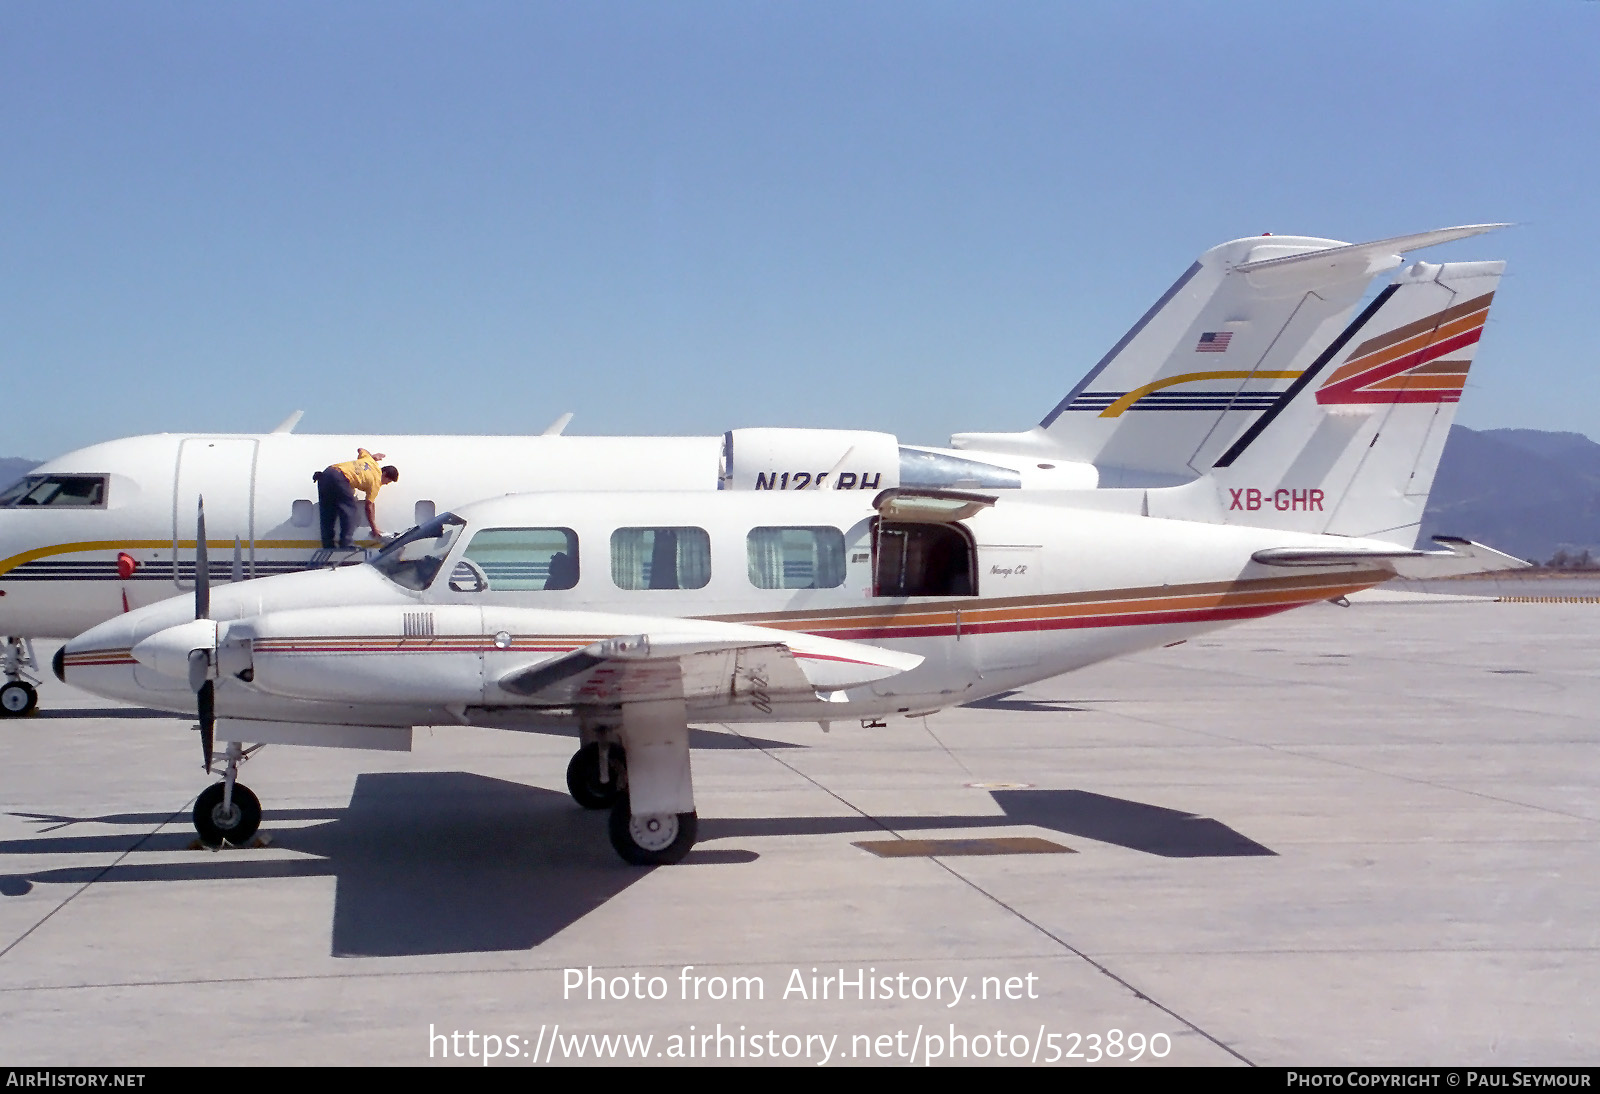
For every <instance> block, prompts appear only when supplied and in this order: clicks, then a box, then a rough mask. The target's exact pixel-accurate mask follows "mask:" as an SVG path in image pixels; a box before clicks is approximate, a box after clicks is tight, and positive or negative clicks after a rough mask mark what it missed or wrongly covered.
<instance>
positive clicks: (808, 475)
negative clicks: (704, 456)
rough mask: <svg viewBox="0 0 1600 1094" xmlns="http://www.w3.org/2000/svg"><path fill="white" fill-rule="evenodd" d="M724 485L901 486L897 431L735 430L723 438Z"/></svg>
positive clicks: (792, 487)
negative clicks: (893, 432) (895, 433)
mask: <svg viewBox="0 0 1600 1094" xmlns="http://www.w3.org/2000/svg"><path fill="white" fill-rule="evenodd" d="M719 483H720V485H721V487H722V489H724V490H886V489H888V488H889V487H891V486H899V485H900V442H899V441H898V440H896V439H895V437H894V434H892V433H871V432H867V431H864V430H849V429H733V430H729V431H728V432H727V433H725V434H723V437H722V475H721V478H720V480H719Z"/></svg>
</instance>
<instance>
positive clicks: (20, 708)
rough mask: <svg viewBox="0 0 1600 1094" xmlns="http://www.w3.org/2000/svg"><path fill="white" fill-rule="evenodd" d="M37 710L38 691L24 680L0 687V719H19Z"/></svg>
mask: <svg viewBox="0 0 1600 1094" xmlns="http://www.w3.org/2000/svg"><path fill="white" fill-rule="evenodd" d="M38 708H39V691H38V689H37V688H35V687H34V686H33V685H32V684H30V683H28V682H27V681H26V680H10V681H8V682H7V683H6V684H5V685H4V686H0V717H6V718H21V717H23V716H24V715H27V714H32V713H33V712H34V711H35V710H37V709H38Z"/></svg>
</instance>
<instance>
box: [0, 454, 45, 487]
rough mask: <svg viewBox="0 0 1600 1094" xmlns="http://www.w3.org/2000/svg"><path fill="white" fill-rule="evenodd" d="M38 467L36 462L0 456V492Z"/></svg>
mask: <svg viewBox="0 0 1600 1094" xmlns="http://www.w3.org/2000/svg"><path fill="white" fill-rule="evenodd" d="M38 466H39V461H38V460H28V459H22V458H19V457H16V456H0V490H4V489H5V488H6V487H8V486H10V485H11V484H12V483H14V482H16V481H17V480H18V479H20V478H22V476H24V475H26V474H27V473H28V472H29V471H32V470H33V469H34V468H35V467H38Z"/></svg>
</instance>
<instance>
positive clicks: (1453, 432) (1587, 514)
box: [0, 425, 1600, 562]
mask: <svg viewBox="0 0 1600 1094" xmlns="http://www.w3.org/2000/svg"><path fill="white" fill-rule="evenodd" d="M38 463H39V461H37V460H29V459H21V458H17V457H0V490H3V489H5V488H6V487H7V486H10V485H11V484H12V483H13V482H16V481H17V480H18V479H20V478H21V477H22V476H23V475H25V474H27V473H28V472H29V471H31V470H32V469H33V468H34V467H36V466H38ZM1433 535H1450V536H1466V537H1467V538H1468V539H1475V540H1478V541H1479V542H1480V543H1487V544H1488V545H1489V546H1491V547H1494V548H1496V549H1497V550H1501V551H1505V552H1506V553H1507V554H1513V555H1517V556H1518V557H1520V558H1529V559H1535V560H1537V561H1541V562H1542V561H1545V560H1546V559H1548V558H1550V556H1551V555H1553V554H1555V553H1556V552H1557V551H1558V550H1559V551H1567V552H1568V553H1570V554H1576V553H1578V552H1580V551H1582V550H1584V549H1585V548H1587V549H1588V550H1590V551H1591V552H1593V553H1594V554H1596V555H1600V444H1596V443H1595V442H1594V441H1591V440H1590V439H1589V438H1588V437H1585V436H1584V435H1583V434H1582V433H1546V432H1544V431H1543V430H1538V429H1485V430H1481V431H1480V430H1472V429H1467V428H1466V427H1465V426H1459V425H1458V426H1452V427H1451V428H1450V439H1449V440H1448V441H1447V442H1445V446H1444V457H1443V458H1442V459H1441V460H1440V462H1439V473H1438V475H1437V476H1436V477H1435V478H1434V482H1433V495H1432V496H1431V497H1430V498H1429V499H1428V508H1427V511H1426V512H1425V513H1424V514H1423V517H1422V536H1421V538H1420V539H1419V540H1418V542H1419V543H1421V544H1424V545H1426V544H1427V543H1428V538H1427V537H1429V536H1433Z"/></svg>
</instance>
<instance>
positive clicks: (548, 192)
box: [0, 0, 1600, 457]
mask: <svg viewBox="0 0 1600 1094" xmlns="http://www.w3.org/2000/svg"><path fill="white" fill-rule="evenodd" d="M0 91H3V97H0V102H3V106H0V374H3V378H4V380H5V401H6V402H5V406H6V411H7V413H6V415H5V419H4V422H5V424H4V426H3V430H0V455H30V456H38V457H47V456H51V455H55V454H58V453H60V452H62V451H65V450H67V449H70V448H73V447H76V446H79V445H82V444H85V443H89V442H91V441H95V440H100V439H105V438H109V437H113V436H121V435H126V434H131V433H143V432H155V431H162V430H212V429H214V430H229V431H255V430H262V429H267V428H270V427H271V426H272V425H274V424H275V423H276V422H277V421H278V420H279V419H280V418H282V417H283V416H284V415H285V414H287V413H288V412H289V411H290V410H292V409H294V408H296V407H304V408H305V409H306V410H307V412H308V413H307V417H306V419H305V421H304V423H303V425H302V427H301V428H302V430H304V431H310V432H344V431H356V432H359V431H371V432H379V431H383V432H478V433H493V432H527V431H538V430H541V429H543V427H544V426H545V425H546V424H547V423H548V422H549V421H550V420H551V419H552V418H554V417H555V416H556V415H558V414H560V413H561V412H563V411H567V410H572V411H575V412H576V414H577V417H576V420H575V421H574V423H573V427H572V428H573V431H574V432H584V433H712V432H720V431H722V430H723V429H726V428H729V427H733V426H745V425H814V426H830V425H832V426H847V427H864V428H881V429H886V430H889V431H892V432H895V433H898V434H900V435H901V436H902V437H903V438H906V439H909V440H913V441H921V442H925V443H943V441H944V440H945V438H946V437H947V436H948V434H949V433H950V432H952V431H954V430H966V429H976V430H991V429H1018V428H1026V427H1028V426H1030V425H1032V424H1034V423H1035V422H1037V421H1038V419H1039V417H1040V416H1041V414H1042V413H1043V412H1044V411H1046V410H1047V409H1048V408H1049V407H1050V406H1052V405H1053V404H1054V403H1055V402H1056V400H1057V399H1058V398H1059V397H1060V396H1061V395H1062V394H1063V393H1064V392H1065V391H1066V389H1067V388H1068V387H1069V386H1070V385H1071V384H1072V383H1073V382H1074V381H1075V380H1076V379H1077V378H1078V376H1079V375H1081V374H1082V372H1083V371H1084V370H1085V369H1086V368H1087V367H1088V366H1089V365H1090V364H1091V363H1093V362H1094V360H1095V359H1097V358H1098V357H1099V356H1100V355H1101V354H1102V353H1103V352H1104V351H1105V349H1106V348H1107V347H1108V346H1109V345H1110V344H1111V343H1112V342H1114V341H1115V340H1116V339H1117V337H1118V336H1120V334H1121V333H1122V332H1123V330H1125V329H1126V327H1127V326H1128V325H1129V324H1130V323H1131V322H1132V321H1133V320H1134V319H1136V318H1137V317H1138V316H1139V314H1140V313H1141V312H1143V311H1144V309H1145V308H1146V307H1147V306H1148V305H1149V303H1150V302H1151V301H1152V300H1153V299H1154V298H1155V297H1156V296H1157V295H1158V294H1159V293H1160V292H1161V291H1162V290H1163V289H1165V288H1166V286H1167V285H1168V284H1169V283H1170V282H1171V281H1172V279H1173V278H1174V277H1176V276H1177V274H1178V273H1180V272H1181V271H1182V270H1183V269H1184V268H1185V267H1186V266H1187V265H1188V264H1189V263H1190V262H1191V261H1192V260H1193V258H1194V256H1195V255H1197V254H1198V253H1199V252H1200V251H1202V250H1204V249H1206V248H1207V247H1209V246H1211V245H1213V244H1216V243H1219V242H1222V241H1224V240H1227V239H1231V238H1234V237H1237V236H1242V235H1250V234H1255V233H1259V232H1263V231H1272V232H1275V233H1283V234H1307V235H1324V236H1331V237H1334V238H1339V239H1346V240H1352V241H1355V240H1366V239H1374V238H1379V237H1383V236H1388V235H1397V234H1401V233H1406V232H1413V231H1421V230H1424V229H1429V228H1435V227H1440V226H1444V225H1450V224H1460V223H1475V222H1482V221H1496V220H1509V221H1516V222H1518V224H1519V227H1517V228H1514V229H1511V230H1508V231H1505V232H1502V233H1499V234H1497V235H1493V236H1489V237H1486V238H1483V239H1478V240H1472V241H1468V242H1466V243H1460V244H1453V245H1451V246H1449V247H1445V248H1439V249H1437V250H1435V251H1433V252H1429V253H1428V255H1427V257H1429V258H1432V259H1435V260H1437V259H1440V258H1506V259H1508V260H1510V263H1511V266H1510V272H1509V276H1508V278H1507V280H1506V282H1505V283H1504V284H1503V286H1502V288H1501V292H1500V296H1499V298H1498V300H1497V303H1496V310H1495V314H1494V315H1493V317H1492V318H1491V322H1490V327H1489V329H1488V332H1487V334H1486V336H1485V339H1484V343H1483V345H1482V347H1481V351H1480V354H1479V358H1478V362H1479V363H1478V367H1477V368H1475V369H1474V371H1473V383H1472V385H1471V386H1470V387H1469V389H1468V392H1467V395H1466V398H1465V399H1464V401H1463V403H1462V409H1461V414H1460V417H1459V418H1458V421H1460V422H1462V423H1463V424H1466V425H1469V426H1473V427H1477V428H1486V427H1494V426H1527V427H1534V428H1541V429H1567V430H1577V431H1580V432H1584V433H1587V434H1589V435H1590V436H1594V437H1600V379H1597V375H1596V365H1597V363H1600V362H1597V357H1600V354H1597V337H1596V334H1595V330H1596V320H1595V312H1596V307H1595V297H1596V292H1597V290H1600V284H1597V278H1596V277H1595V268H1596V264H1597V256H1600V202H1597V201H1596V170H1595V168H1596V161H1597V157H1600V139H1597V138H1600V3H1595V2H1590V0H1536V2H1532V0H1507V2H1503V3H1479V2H1470V0H1452V2H1438V0H1406V2H1397V0H1383V2H1374V3H1366V2H1351V0H1342V2H1340V3H1312V2H1295V3H1284V2H1283V0H1272V2H1263V3H1239V2H1232V3H1226V4H1219V3H1201V2H1195V3H1138V2H1116V3H1109V2H1108V3H1104V4H1087V3H1086V4H1077V3H1074V4H1068V3H1064V2H1059V0H1057V2H1051V3H976V2H974V3H959V4H952V3H938V2H927V0H924V2H917V3H873V2H870V0H844V2H828V0H805V2H793V3H790V2H757V0H740V2H735V3H694V2H681V3H660V2H654V0H652V2H640V3H605V2H594V0H586V2H584V3H569V2H562V3H548V4H546V3H531V2H526V0H524V2H516V3H481V2H479V3H473V2H461V0H456V2H451V3H433V4H417V3H403V2H394V0H386V2H384V3H351V2H346V3H327V2H323V0H319V2H314V3H303V2H295V0H287V2H283V0H275V2H270V3H250V2H242V3H227V4H217V3H212V2H205V3H199V2H195V3H160V2H141V3H132V4H130V3H120V2H119V3H95V2H81V3H71V4H60V3H47V2H20V0H11V2H9V3H6V4H4V5H3V6H0Z"/></svg>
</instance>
